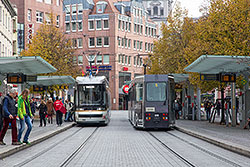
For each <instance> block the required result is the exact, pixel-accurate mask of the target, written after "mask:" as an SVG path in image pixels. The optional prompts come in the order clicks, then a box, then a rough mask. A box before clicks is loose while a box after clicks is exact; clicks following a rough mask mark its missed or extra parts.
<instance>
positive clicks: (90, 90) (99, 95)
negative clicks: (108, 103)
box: [79, 85, 105, 106]
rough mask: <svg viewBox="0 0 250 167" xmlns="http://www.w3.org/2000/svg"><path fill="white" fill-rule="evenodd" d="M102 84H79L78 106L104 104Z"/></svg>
mask: <svg viewBox="0 0 250 167" xmlns="http://www.w3.org/2000/svg"><path fill="white" fill-rule="evenodd" d="M103 89H104V88H103V85H80V86H79V106H86V105H93V106H96V105H98V106H99V105H105V100H104V98H105V97H104V91H103Z"/></svg>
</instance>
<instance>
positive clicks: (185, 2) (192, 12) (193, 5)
mask: <svg viewBox="0 0 250 167" xmlns="http://www.w3.org/2000/svg"><path fill="white" fill-rule="evenodd" d="M174 1H175V0H174ZM178 1H179V2H180V3H181V7H182V8H184V7H185V8H186V9H188V16H189V17H199V16H201V13H200V12H199V9H200V6H201V5H202V4H203V2H204V0H178Z"/></svg>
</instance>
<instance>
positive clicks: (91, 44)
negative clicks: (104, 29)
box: [89, 37, 95, 48]
mask: <svg viewBox="0 0 250 167" xmlns="http://www.w3.org/2000/svg"><path fill="white" fill-rule="evenodd" d="M89 47H92V48H93V47H95V38H94V37H91V38H89Z"/></svg>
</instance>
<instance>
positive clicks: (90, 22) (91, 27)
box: [89, 20, 94, 30]
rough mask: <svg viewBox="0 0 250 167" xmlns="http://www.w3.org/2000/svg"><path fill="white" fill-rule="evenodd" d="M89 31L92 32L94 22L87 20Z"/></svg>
mask: <svg viewBox="0 0 250 167" xmlns="http://www.w3.org/2000/svg"><path fill="white" fill-rule="evenodd" d="M89 30H94V20H89Z"/></svg>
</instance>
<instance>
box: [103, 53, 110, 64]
mask: <svg viewBox="0 0 250 167" xmlns="http://www.w3.org/2000/svg"><path fill="white" fill-rule="evenodd" d="M103 64H109V55H108V54H105V55H103Z"/></svg>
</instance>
